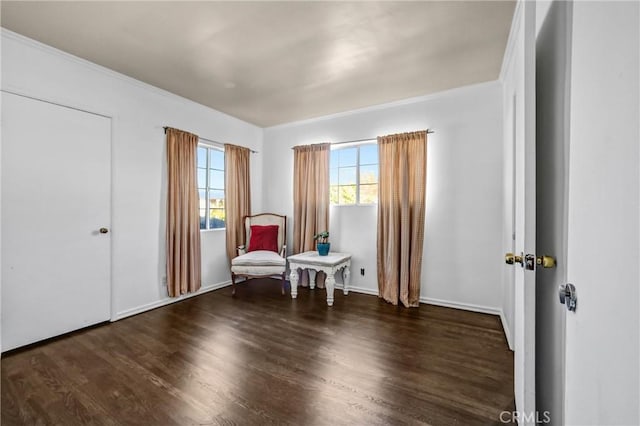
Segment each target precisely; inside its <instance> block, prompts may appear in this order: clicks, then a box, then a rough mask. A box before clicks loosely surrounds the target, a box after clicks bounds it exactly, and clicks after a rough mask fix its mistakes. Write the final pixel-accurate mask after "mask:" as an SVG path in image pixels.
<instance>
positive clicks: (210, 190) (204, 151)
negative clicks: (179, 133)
mask: <svg viewBox="0 0 640 426" xmlns="http://www.w3.org/2000/svg"><path fill="white" fill-rule="evenodd" d="M198 193H199V194H200V229H219V228H224V226H225V216H224V151H222V150H221V149H218V148H215V147H211V146H207V145H198Z"/></svg>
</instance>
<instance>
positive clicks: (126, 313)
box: [111, 281, 231, 322]
mask: <svg viewBox="0 0 640 426" xmlns="http://www.w3.org/2000/svg"><path fill="white" fill-rule="evenodd" d="M230 285H231V281H224V282H221V283H217V284H212V285H208V286H204V287H200V290H198V291H196V292H195V293H188V294H183V295H182V296H179V297H166V298H164V299H160V300H157V301H155V302H151V303H147V304H145V305H142V306H136V307H135V308H131V309H127V310H124V311H122V312H118V313H116V315H115V317H113V318H111V322H114V321H118V320H121V319H123V318H127V317H130V316H133V315H137V314H140V313H142V312H146V311H150V310H152V309H156V308H159V307H161V306H165V305H170V304H171V303H175V302H179V301H181V300H184V299H188V298H190V297H194V296H199V295H201V294H204V293H208V292H210V291H213V290H218V289H219V288H223V287H228V286H230Z"/></svg>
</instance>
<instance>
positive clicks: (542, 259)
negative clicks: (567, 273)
mask: <svg viewBox="0 0 640 426" xmlns="http://www.w3.org/2000/svg"><path fill="white" fill-rule="evenodd" d="M536 264H537V265H538V266H542V267H543V268H555V267H556V259H555V258H554V257H552V256H546V255H543V256H538V257H537V258H536Z"/></svg>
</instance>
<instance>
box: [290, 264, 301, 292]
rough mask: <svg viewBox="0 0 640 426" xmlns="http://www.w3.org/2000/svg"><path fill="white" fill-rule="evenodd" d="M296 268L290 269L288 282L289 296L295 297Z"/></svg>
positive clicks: (296, 285) (296, 290)
mask: <svg viewBox="0 0 640 426" xmlns="http://www.w3.org/2000/svg"><path fill="white" fill-rule="evenodd" d="M298 279H299V277H298V268H293V269H291V273H290V274H289V282H290V283H291V298H292V299H295V298H297V297H298Z"/></svg>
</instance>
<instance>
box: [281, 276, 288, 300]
mask: <svg viewBox="0 0 640 426" xmlns="http://www.w3.org/2000/svg"><path fill="white" fill-rule="evenodd" d="M285 275H287V273H286V272H283V273H282V295H283V296H284V295H285V294H287V293H286V292H285V291H284V278H285Z"/></svg>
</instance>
